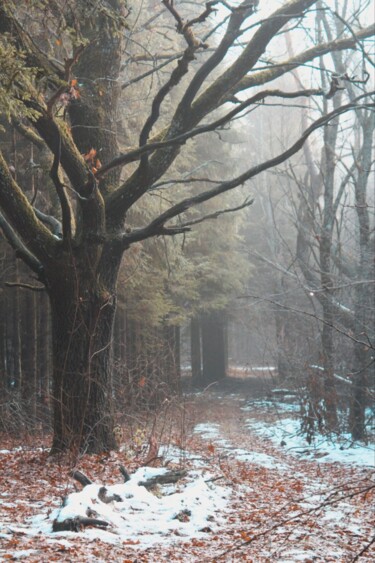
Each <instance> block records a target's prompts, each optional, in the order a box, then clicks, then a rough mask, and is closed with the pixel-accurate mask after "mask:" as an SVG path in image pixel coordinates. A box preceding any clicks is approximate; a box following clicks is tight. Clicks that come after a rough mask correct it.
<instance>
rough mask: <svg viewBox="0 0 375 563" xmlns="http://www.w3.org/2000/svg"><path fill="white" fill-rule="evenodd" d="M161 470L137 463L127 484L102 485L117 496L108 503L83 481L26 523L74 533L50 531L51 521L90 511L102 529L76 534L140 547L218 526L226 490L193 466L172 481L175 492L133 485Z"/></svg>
mask: <svg viewBox="0 0 375 563" xmlns="http://www.w3.org/2000/svg"><path fill="white" fill-rule="evenodd" d="M166 471H167V470H166V469H160V468H151V467H142V468H140V469H138V470H137V471H136V472H135V473H134V474H133V475H131V479H130V481H128V482H127V483H122V484H118V485H110V486H107V487H106V489H107V495H108V496H111V495H114V494H116V495H118V496H119V497H120V498H121V501H114V502H111V503H109V504H106V503H103V502H102V501H100V500H99V499H98V492H99V489H100V487H101V485H97V484H91V485H87V486H86V487H84V489H83V490H82V491H80V492H78V493H72V494H70V495H69V497H68V498H67V500H66V504H65V506H63V507H61V508H58V509H55V510H54V511H52V512H51V514H50V515H49V516H48V517H47V518H46V515H45V514H43V515H38V516H36V517H34V518H33V519H31V522H30V524H31V527H32V528H33V530H34V533H35V534H36V533H40V532H42V533H43V534H45V535H47V536H50V537H54V538H56V537H71V536H72V534H73V535H74V536H77V534H75V533H72V532H57V533H53V532H52V523H53V521H54V520H55V519H57V521H58V522H63V521H64V520H66V519H68V518H76V517H77V516H78V517H79V516H81V517H83V518H86V517H87V514H88V512H89V513H90V512H91V511H93V513H95V516H94V517H95V518H96V519H98V520H104V521H106V522H108V523H109V526H108V528H106V529H105V530H103V529H99V528H86V529H85V531H83V532H80V533H79V534H78V535H82V536H84V537H86V538H92V539H101V540H103V541H105V542H109V543H114V544H118V543H121V542H124V541H125V542H126V541H128V542H132V543H133V542H135V544H139V545H140V546H142V547H145V546H151V545H154V544H159V545H160V544H166V543H168V544H170V543H174V542H176V541H178V536H181V537H182V538H184V539H185V540H186V539H187V538H191V537H200V536H201V537H202V536H204V534H205V533H204V532H202V529H204V528H206V527H207V526H208V525H209V527H210V528H211V529H212V530H215V529H218V525H219V524H220V523H221V522H222V521H223V519H222V516H221V512H222V511H223V510H224V509H225V507H226V505H227V501H228V498H229V495H230V489H229V488H228V487H222V486H220V485H217V484H216V483H215V484H214V483H211V482H207V481H206V479H207V476H206V475H205V478H204V477H203V475H202V472H198V471H194V472H191V473H190V477H189V478H190V481H188V482H184V483H182V482H179V483H177V485H176V487H175V492H173V493H172V494H169V495H165V496H156V494H153V493H152V492H150V491H148V490H147V489H146V488H145V487H144V486H142V485H139V483H140V482H141V481H144V480H146V479H149V478H151V477H154V476H157V475H161V474H163V473H165V472H166ZM91 513H92V512H91Z"/></svg>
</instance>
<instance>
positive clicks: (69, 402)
mask: <svg viewBox="0 0 375 563" xmlns="http://www.w3.org/2000/svg"><path fill="white" fill-rule="evenodd" d="M162 4H163V5H164V7H165V9H166V10H167V11H168V12H169V15H170V18H171V21H172V22H174V24H175V25H176V29H177V33H178V34H180V35H181V39H182V40H183V41H184V46H183V48H182V50H181V51H180V52H179V53H175V57H174V58H171V61H170V65H171V66H170V67H168V68H169V69H171V70H169V72H168V74H167V76H166V77H165V79H164V80H163V82H162V84H161V85H160V87H159V88H158V89H157V91H156V93H155V94H154V95H153V97H152V100H150V103H149V104H148V106H149V110H148V117H147V119H146V120H145V122H144V124H143V126H142V127H141V129H140V131H139V140H138V146H136V147H135V148H134V149H129V150H126V151H122V152H121V151H120V150H119V148H118V145H117V135H116V133H117V130H116V124H117V120H118V115H119V109H120V101H121V92H122V88H121V69H122V65H123V63H124V40H125V37H126V33H127V32H126V26H127V15H128V12H127V5H126V3H125V2H123V1H122V0H109V1H108V2H107V3H106V4H105V5H104V4H99V5H92V6H91V4H88V3H87V2H86V1H83V0H74V1H72V2H69V3H63V4H61V5H60V4H58V3H56V2H50V1H44V0H38V1H35V2H34V1H31V2H28V3H27V4H25V5H21V6H20V5H18V4H17V5H16V4H15V3H13V2H12V1H11V0H1V2H0V48H1V55H2V56H1V57H0V73H1V78H2V80H1V87H0V104H1V109H2V111H3V112H4V114H6V115H7V116H9V117H10V118H11V119H12V120H15V121H18V122H19V123H20V124H21V128H22V130H23V133H24V135H25V136H27V137H28V138H29V139H30V140H33V141H34V142H35V145H36V147H38V146H41V145H42V146H43V147H48V149H49V151H50V152H51V155H52V164H51V168H50V176H51V180H52V182H53V185H54V187H55V190H56V194H57V197H58V201H59V205H60V209H61V216H60V217H61V222H60V217H57V216H53V217H52V216H48V217H45V216H43V215H42V214H41V213H40V212H39V211H40V210H38V209H36V208H35V206H34V205H33V203H32V201H31V200H30V199H28V198H27V197H26V195H25V193H24V189H23V186H22V185H21V184H20V183H18V182H17V181H16V179H15V178H14V177H13V174H12V164H11V162H10V161H9V160H7V158H6V156H7V152H6V151H4V156H1V157H0V207H1V211H2V215H1V216H0V217H1V228H2V230H3V233H4V235H5V236H6V238H7V240H8V241H9V243H10V244H11V245H12V246H13V248H14V249H15V250H16V252H17V254H18V256H19V257H21V258H22V259H23V260H24V262H25V263H26V264H27V265H28V266H29V267H30V269H31V270H32V271H33V272H34V275H35V277H36V278H37V280H38V282H39V283H41V284H43V285H44V286H45V288H46V291H47V293H48V296H49V300H50V305H51V314H52V332H53V380H54V382H53V403H54V424H53V426H54V438H53V446H52V452H59V451H63V450H66V449H70V450H81V451H89V452H98V451H101V450H108V449H111V448H114V447H116V443H115V438H114V435H113V417H112V413H111V408H110V407H111V391H110V373H111V369H110V360H111V338H112V329H113V321H114V314H115V310H116V293H117V292H116V281H117V276H118V272H119V268H120V264H121V260H122V256H123V254H124V252H126V251H128V249H129V248H130V247H131V245H133V244H135V243H136V242H139V241H143V240H146V239H148V238H150V237H157V236H161V235H164V236H175V235H177V234H181V233H186V232H188V231H189V230H190V226H189V224H188V221H185V220H184V219H183V217H182V216H183V214H184V213H185V212H186V211H187V210H188V209H190V208H191V207H193V206H197V205H199V204H202V203H204V202H206V201H208V200H210V199H212V198H215V197H217V196H219V195H220V194H223V193H225V192H229V191H230V190H232V189H234V188H236V187H237V186H241V185H243V184H244V183H245V182H246V181H247V180H250V179H251V178H253V177H254V176H256V175H257V174H259V173H261V172H262V171H264V170H267V169H269V168H271V167H273V166H275V165H277V164H280V163H281V162H283V161H285V160H286V159H287V158H289V157H290V156H291V155H293V154H294V153H296V152H297V151H298V150H299V149H300V148H301V147H302V145H303V143H304V141H305V140H306V138H307V137H308V136H309V135H310V134H311V133H313V131H315V130H316V129H317V128H319V127H321V126H322V125H324V124H325V123H328V122H329V121H331V119H332V118H334V117H336V116H337V115H339V114H341V113H344V112H347V111H348V110H350V109H353V108H361V107H367V108H368V107H370V106H371V107H372V106H373V104H372V105H371V103H370V102H369V98H368V96H367V97H363V98H362V99H355V100H354V101H353V102H350V103H349V104H346V105H342V106H340V107H338V108H336V109H335V110H333V111H332V112H330V113H328V114H327V115H326V116H324V117H323V118H321V119H319V120H317V121H315V122H313V123H312V124H311V125H310V126H309V127H308V128H307V130H306V131H305V132H304V133H303V134H302V135H301V136H300V137H299V138H298V139H297V140H295V141H294V142H292V143H291V144H290V147H289V148H288V149H287V150H285V151H284V152H282V153H281V154H279V155H277V156H276V157H274V158H271V159H270V160H268V161H264V162H259V163H258V164H254V165H252V166H249V164H247V166H244V170H243V172H242V173H241V174H240V175H238V176H236V177H234V178H233V177H231V176H230V170H228V174H227V175H226V178H225V179H224V180H222V181H220V182H218V183H215V184H214V185H212V186H210V187H208V188H207V189H204V190H203V191H200V192H199V193H195V194H191V193H189V194H187V193H186V192H185V191H183V192H182V195H181V192H177V194H176V195H175V196H172V197H171V198H170V201H171V203H170V205H169V206H167V208H166V209H165V210H163V211H162V212H160V213H159V214H156V215H155V217H154V218H152V219H151V220H150V221H149V222H148V224H146V225H139V226H137V228H133V227H132V228H129V226H128V224H127V216H128V215H129V212H130V210H131V208H133V206H135V204H136V203H137V202H138V201H139V200H140V199H141V198H142V197H144V196H145V195H146V194H147V193H149V192H150V190H151V189H152V187H153V186H154V184H155V183H156V182H158V181H159V180H160V179H161V178H163V177H164V176H165V175H166V174H167V172H168V170H169V169H170V167H171V166H172V164H173V162H174V161H175V160H176V159H177V157H178V155H179V153H180V151H181V149H182V147H183V145H185V143H186V142H187V141H188V140H189V139H190V138H193V137H195V136H196V135H198V134H200V135H203V134H204V133H207V132H210V131H215V130H217V129H218V128H220V127H222V126H223V125H225V124H228V123H229V122H230V121H231V120H232V119H233V118H235V117H238V116H239V115H240V114H241V112H245V110H248V109H249V108H251V107H255V106H256V104H259V103H262V102H263V101H264V100H268V99H271V98H272V99H279V100H280V99H282V100H286V99H290V98H293V99H294V98H300V97H301V96H303V97H306V96H308V97H310V96H323V95H324V92H323V91H322V89H321V88H308V89H305V88H303V89H301V90H299V91H294V90H288V91H287V92H286V91H282V90H279V89H273V90H272V89H264V90H259V89H258V87H259V86H264V85H265V84H268V83H269V82H271V81H272V80H274V79H275V78H277V77H279V76H281V75H283V74H286V73H288V72H290V71H291V70H292V69H293V68H296V67H298V66H299V65H303V64H305V63H307V62H309V61H312V60H314V59H316V58H317V57H319V56H322V55H323V54H324V53H329V52H331V51H334V50H337V51H341V50H346V49H358V48H361V49H364V47H363V46H362V42H363V41H364V40H365V39H366V38H368V37H371V36H373V34H374V27H373V26H370V27H366V28H358V27H355V29H353V26H354V24H353V25H352V26H350V28H348V31H347V32H345V34H342V35H340V36H339V37H334V38H333V39H332V40H330V41H327V42H325V43H323V44H318V45H311V46H310V44H309V42H308V33H305V34H304V35H303V38H304V41H305V40H306V43H305V44H306V48H305V49H304V50H303V51H302V52H301V53H299V54H298V55H296V56H295V57H293V58H291V59H289V60H282V61H280V59H277V57H275V59H273V57H272V55H271V54H270V53H269V52H267V55H266V56H265V53H266V51H267V50H268V49H269V48H272V45H270V44H271V42H272V43H274V44H275V51H276V54H278V52H277V51H278V47H277V38H278V36H279V34H280V32H281V31H282V30H285V29H287V28H288V27H289V28H290V29H291V33H294V32H297V33H300V34H302V33H303V30H302V26H301V22H303V21H304V19H305V18H308V17H309V12H310V10H311V8H313V7H314V5H315V4H316V1H313V0H291V1H289V2H286V3H285V4H284V5H282V6H281V7H280V8H279V9H277V10H276V11H275V12H274V13H273V14H270V15H266V16H265V17H264V18H262V19H259V18H257V14H256V9H255V3H252V2H250V3H249V2H248V0H245V1H244V2H241V3H240V4H239V5H238V6H235V7H231V6H230V5H229V4H227V3H225V4H224V5H225V16H224V17H223V18H220V19H221V20H224V22H223V21H220V22H219V23H220V24H222V27H223V31H222V35H221V37H220V41H219V44H218V46H217V47H216V48H214V49H213V50H212V51H211V50H210V49H206V46H207V41H209V38H208V40H207V41H202V40H201V38H200V37H199V35H198V33H199V26H200V24H202V22H204V21H205V20H206V19H207V18H208V17H210V16H211V15H212V14H213V11H214V9H215V7H218V6H219V4H217V3H216V2H208V3H207V4H206V7H205V8H204V9H203V10H202V12H201V13H200V14H197V16H195V15H194V16H193V17H192V16H190V15H186V16H184V15H182V12H180V9H179V6H178V5H177V4H176V3H173V2H172V1H169V0H163V2H162ZM151 5H153V6H155V4H154V3H153V4H151ZM129 7H131V4H130V5H129ZM31 11H32V14H33V17H32V18H31V17H30V13H31ZM149 25H152V23H150V24H149ZM307 25H308V24H307ZM275 39H276V41H275ZM239 43H240V49H239V48H238V47H237V45H238V44H239ZM230 52H231V53H232V54H231V56H230V57H228V58H227V59H226V61H224V59H225V57H226V56H227V55H228V54H229V53H230ZM176 58H177V62H173V61H176ZM195 59H199V63H197V64H194V65H192V62H193V61H194V60H195ZM188 73H190V74H188ZM187 74H188V76H185V75H187ZM213 75H214V77H213V78H212V76H213ZM209 80H210V81H211V82H209ZM177 84H180V85H181V87H183V94H182V95H181V96H180V97H179V100H178V103H177V104H176V105H173V104H172V105H169V106H168V111H167V113H165V114H164V112H163V110H164V102H165V100H166V98H167V96H168V95H169V94H170V92H171V91H172V89H173V88H175V87H176V85H177ZM250 88H256V89H257V90H256V92H255V93H254V92H253V93H252V94H251V95H249V94H246V97H242V98H241V99H240V98H239V96H241V95H242V93H243V92H245V91H247V90H249V89H250ZM125 92H126V91H125ZM228 103H234V104H235V105H234V109H229V108H228V106H227V104H228ZM219 108H221V109H222V110H223V111H222V112H220V113H219V114H218V113H217V110H218V109H219ZM160 116H162V120H161V122H162V123H163V125H162V128H161V129H160V130H159V131H156V130H155V126H156V125H157V124H158V122H159V117H160ZM35 158H36V157H35ZM181 158H183V156H180V157H179V159H181ZM36 162H37V160H36ZM175 197H180V199H179V200H176V199H175ZM174 219H175V221H173V220H174ZM56 220H57V221H56Z"/></svg>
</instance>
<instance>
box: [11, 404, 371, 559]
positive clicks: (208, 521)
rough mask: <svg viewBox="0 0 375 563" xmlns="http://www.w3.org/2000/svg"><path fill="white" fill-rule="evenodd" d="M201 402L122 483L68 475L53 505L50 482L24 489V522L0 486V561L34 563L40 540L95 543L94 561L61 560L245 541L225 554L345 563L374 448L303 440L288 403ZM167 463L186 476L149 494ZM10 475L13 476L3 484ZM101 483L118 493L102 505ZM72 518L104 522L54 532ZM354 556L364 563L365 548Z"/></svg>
mask: <svg viewBox="0 0 375 563" xmlns="http://www.w3.org/2000/svg"><path fill="white" fill-rule="evenodd" d="M195 400H196V401H198V400H199V399H198V398H196V399H195ZM201 400H202V413H203V416H202V417H201V418H200V419H199V420H197V421H196V424H195V425H194V429H193V433H192V434H191V436H190V438H189V440H188V446H187V447H186V448H185V449H184V448H182V447H179V446H177V445H176V444H173V443H170V444H168V445H164V446H160V448H159V456H160V457H161V459H162V460H163V464H164V467H158V468H151V467H140V468H138V469H137V470H135V471H134V472H133V473H132V474H131V479H130V481H128V482H126V483H121V484H116V485H108V484H107V483H106V482H103V483H100V482H99V481H100V480H95V481H96V483H95V484H91V485H87V486H86V487H84V488H83V489H82V491H80V492H75V493H72V492H71V491H72V488H71V480H69V484H65V485H64V486H61V489H60V490H61V493H62V496H64V497H66V500H65V501H64V502H63V503H61V500H59V498H58V494H56V490H55V493H54V496H53V498H51V495H48V492H47V494H46V495H45V497H44V498H43V500H42V501H41V500H37V501H34V500H33V497H32V496H30V495H32V493H29V494H27V491H26V494H24V495H23V498H24V499H26V502H27V503H28V505H29V508H30V506H31V507H32V512H33V515H32V516H31V517H30V516H29V517H27V518H23V519H22V518H21V517H20V516H19V513H20V509H22V502H25V501H22V500H20V499H17V496H16V495H15V494H12V495H11V494H10V493H9V492H8V491H7V490H6V488H4V490H3V491H0V514H2V515H5V516H6V518H4V520H3V517H2V516H1V517H0V543H1V542H4V545H7V548H6V550H4V551H2V550H1V548H0V561H2V560H5V559H2V555H3V556H6V557H7V558H8V559H9V558H10V557H11V558H13V560H18V559H20V560H24V561H32V563H34V562H35V561H39V560H40V561H43V563H44V561H48V559H38V558H39V557H40V554H41V553H43V550H45V549H46V546H50V547H48V549H51V550H55V551H54V553H56V551H57V552H60V551H61V553H62V552H64V553H65V551H66V552H67V553H68V554H69V553H70V551H72V552H74V550H75V549H76V547H77V545H81V546H84V549H88V546H90V545H95V544H96V543H97V542H98V541H99V542H102V546H103V545H105V546H106V547H105V548H103V547H101V548H100V549H101V550H102V551H103V549H106V550H108V551H106V553H107V555H106V556H105V557H104V559H103V558H100V557H99V556H98V558H95V557H94V558H92V557H91V558H90V557H89V556H87V558H85V559H77V558H76V559H75V558H74V557H75V556H74V555H73V556H72V558H71V559H63V558H62V559H61V560H62V561H67V560H72V561H78V560H85V561H86V560H93V561H97V562H99V561H100V562H102V561H106V560H113V561H117V560H124V561H125V560H129V559H127V558H126V557H124V558H122V559H118V555H116V556H113V555H111V556H110V555H108V553H113V550H114V549H115V550H116V549H119V550H120V552H121V550H122V549H124V546H125V547H126V548H127V549H131V550H133V551H134V556H133V558H132V559H131V560H134V558H135V557H136V558H138V554H139V561H142V562H143V561H155V563H158V561H167V560H172V561H174V560H176V561H177V560H178V561H189V562H190V561H194V562H198V561H202V560H207V561H211V560H213V557H212V558H210V557H211V555H212V556H213V555H215V553H219V554H220V553H222V552H223V551H225V549H226V548H227V547H228V546H229V547H230V546H231V545H232V546H233V545H235V544H236V542H237V544H238V545H239V546H240V547H241V546H243V544H244V542H246V541H248V538H250V539H251V541H253V540H254V546H253V544H251V548H248V547H246V548H243V549H244V550H243V551H239V552H237V551H234V552H233V554H231V555H228V558H227V559H225V558H224V559H223V560H225V561H250V560H251V561H254V562H255V563H262V562H263V561H268V560H270V561H271V560H272V561H278V562H281V563H294V562H299V561H303V562H305V563H307V562H308V561H313V560H314V561H318V562H320V563H323V562H324V563H325V562H326V561H338V562H341V561H349V560H350V559H349V558H348V553H358V551H359V550H360V548H361V546H363V545H365V543H366V541H368V538H369V537H370V536H369V534H370V532H369V529H370V528H369V516H368V514H369V508H368V506H369V503H370V502H371V501H368V500H366V499H365V498H363V499H362V497H359V496H358V493H355V494H354V497H353V498H352V496H351V495H352V492H353V491H357V489H358V487H359V488H361V487H367V486H368V483H369V479H370V477H371V468H372V467H374V461H375V455H374V450H372V449H371V448H370V447H367V446H364V445H352V444H351V443H350V441H349V440H348V439H344V440H343V441H341V442H339V443H337V442H334V441H330V440H329V439H326V438H322V437H320V438H319V439H318V438H317V439H315V441H314V443H313V444H311V445H309V444H307V442H306V439H305V437H304V436H303V435H302V434H301V431H300V422H299V421H298V419H297V418H294V416H295V415H296V412H295V411H296V410H298V407H297V406H296V405H292V404H287V403H283V402H272V403H269V402H267V401H262V402H261V401H254V402H253V403H252V404H251V405H247V406H244V401H243V398H242V399H240V398H239V397H238V396H237V397H236V396H235V395H227V396H226V397H224V396H222V395H215V400H212V401H211V409H212V410H211V416H210V412H209V405H210V399H206V398H202V399H201ZM241 407H242V408H241ZM212 413H213V414H214V416H212ZM277 413H280V416H277ZM268 415H270V416H268ZM205 416H206V417H205ZM203 421H205V422H203ZM265 438H266V439H265ZM344 438H345V437H344ZM44 453H45V452H44ZM20 454H21V455H22V452H20V450H19V449H15V450H14V451H10V450H2V451H1V452H0V464H1V463H3V466H4V467H5V466H8V465H9V463H11V462H12V460H13V459H15V458H16V457H17V456H19V455H20ZM24 454H25V452H24ZM29 454H31V452H27V455H26V454H25V455H24V459H26V460H27V459H29V460H30V463H34V461H32V460H33V459H34V460H38V459H39V458H40V459H42V454H43V451H42V450H40V449H38V448H35V449H34V453H32V454H31V456H30V455H29ZM116 455H118V456H120V458H121V455H123V454H121V452H120V453H119V454H116ZM44 459H45V458H44ZM116 459H117V458H116ZM113 463H116V465H117V463H118V462H117V461H113ZM322 464H324V465H322ZM329 464H330V465H329ZM171 465H172V466H176V465H177V466H178V467H181V466H182V467H186V468H187V469H188V471H187V475H186V477H184V478H183V479H180V480H179V481H178V482H177V483H176V484H168V485H158V486H157V487H156V488H155V489H154V490H148V489H147V488H145V487H144V486H143V485H142V484H141V483H142V481H145V480H147V479H149V478H151V477H153V476H156V475H161V474H164V473H165V472H166V471H167V469H166V467H167V468H168V470H169V468H170V467H171ZM21 467H22V466H21ZM30 467H31V466H30ZM115 467H116V466H115ZM91 471H92V469H91ZM18 478H19V477H18V475H16V474H15V473H14V472H13V473H11V474H10V477H9V481H8V484H9V483H11V481H12V480H14V481H16V480H17V479H18ZM104 481H105V478H104ZM20 482H22V479H21V481H20ZM43 483H45V486H47V481H43V478H42V477H41V478H40V479H39V484H40V487H43ZM102 485H103V486H105V487H106V495H107V496H112V495H117V496H116V498H115V499H113V500H112V501H111V502H109V503H106V502H103V501H102V500H100V498H99V496H100V495H99V494H98V493H99V490H100V487H101V486H102ZM332 491H333V493H332ZM69 492H70V494H68V495H67V494H66V493H69ZM366 502H367V504H366ZM29 513H30V512H29ZM77 517H81V518H86V517H92V518H95V519H97V520H102V521H104V522H106V523H107V524H108V525H107V526H106V527H103V529H100V528H98V527H86V528H84V529H82V531H80V532H78V533H76V532H68V531H63V532H53V531H52V525H53V522H54V521H55V520H57V521H58V522H63V521H66V519H69V518H71V519H74V518H77ZM310 536H311V537H310ZM19 538H22V541H21V540H20V539H19ZM262 538H264V539H265V540H266V541H263V539H262ZM213 539H215V541H213ZM16 540H17V541H16ZM17 542H18V543H17ZM79 542H81V543H79ZM220 542H221V543H220ZM351 542H353V545H354V547H353V548H351V547H350V546H351V545H352V544H351ZM33 545H36V547H37V549H32V546H33ZM218 546H219V547H218ZM82 549H83V548H82ZM90 549H91V548H90ZM64 550H65V551H64ZM111 550H112V551H111ZM150 550H151V551H150ZM163 550H164V551H163ZM207 550H211V551H210V553H208V551H207ZM215 550H216V551H215ZM246 550H248V551H246ZM116 553H117V552H116ZM150 553H152V554H153V555H152V556H151V555H150V556H149V554H150ZM155 553H157V555H155ZM171 553H176V559H174V558H173V557H172V559H171V557H170V554H171ZM166 554H169V555H168V556H166ZM210 554H211V555H210ZM246 556H248V557H250V559H246ZM326 556H327V558H326ZM67 557H69V555H67ZM81 557H82V556H81ZM142 557H146V559H144V558H142ZM152 557H153V558H152ZM158 557H159V558H158ZM207 557H208V558H207ZM53 560H57V559H53ZM363 560H364V561H370V560H371V555H366V556H365V557H364V559H363Z"/></svg>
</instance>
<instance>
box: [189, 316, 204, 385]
mask: <svg viewBox="0 0 375 563" xmlns="http://www.w3.org/2000/svg"><path fill="white" fill-rule="evenodd" d="M190 356H191V377H192V382H193V385H195V384H198V383H199V381H200V380H201V377H202V354H201V327H200V323H199V319H197V318H196V317H194V318H192V319H191V321H190Z"/></svg>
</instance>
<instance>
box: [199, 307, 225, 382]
mask: <svg viewBox="0 0 375 563" xmlns="http://www.w3.org/2000/svg"><path fill="white" fill-rule="evenodd" d="M201 326H202V358H203V373H202V379H201V380H202V383H203V385H209V384H210V383H213V382H215V381H219V380H220V379H223V378H224V377H225V376H226V338H225V321H224V317H223V315H222V313H220V312H213V313H209V314H207V315H204V316H203V317H202V320H201Z"/></svg>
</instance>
